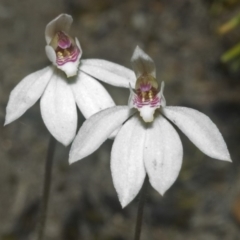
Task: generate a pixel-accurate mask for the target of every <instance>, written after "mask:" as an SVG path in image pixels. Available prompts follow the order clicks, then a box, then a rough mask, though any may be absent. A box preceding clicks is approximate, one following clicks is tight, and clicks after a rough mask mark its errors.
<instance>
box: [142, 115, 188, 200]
mask: <svg viewBox="0 0 240 240" xmlns="http://www.w3.org/2000/svg"><path fill="white" fill-rule="evenodd" d="M182 158H183V148H182V143H181V140H180V138H179V136H178V133H177V132H176V130H175V129H174V128H173V126H172V125H171V124H170V123H169V122H168V121H167V120H166V119H165V118H164V117H163V116H161V115H158V116H157V117H156V118H155V120H154V122H153V123H152V125H149V127H148V128H147V132H146V140H145V148H144V163H145V167H146V171H147V174H148V176H149V181H150V183H151V185H152V186H153V188H155V189H156V190H157V191H158V192H159V193H160V194H161V195H163V194H164V193H165V192H166V191H167V190H168V189H169V188H170V187H171V186H172V184H173V183H174V182H175V180H176V179H177V177H178V174H179V171H180V169H181V165H182Z"/></svg>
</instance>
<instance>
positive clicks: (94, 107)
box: [5, 14, 135, 145]
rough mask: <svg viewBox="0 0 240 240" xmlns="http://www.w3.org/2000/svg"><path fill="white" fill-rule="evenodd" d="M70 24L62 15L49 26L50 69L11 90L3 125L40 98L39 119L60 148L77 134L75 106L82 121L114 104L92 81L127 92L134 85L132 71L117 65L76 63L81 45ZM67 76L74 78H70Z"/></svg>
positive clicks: (93, 60)
mask: <svg viewBox="0 0 240 240" xmlns="http://www.w3.org/2000/svg"><path fill="white" fill-rule="evenodd" d="M72 21H73V19H72V17H71V16H70V15H67V14H61V15H59V16H58V17H57V18H55V19H54V20H52V21H51V22H50V23H49V24H47V26H46V31H45V37H46V42H47V46H46V53H47V56H48V58H49V59H50V61H51V62H52V63H53V65H52V66H48V67H46V68H44V69H42V70H39V71H37V72H34V73H32V74H30V75H28V76H27V77H25V78H24V79H23V80H22V81H21V82H20V83H19V84H18V85H17V86H16V87H15V88H14V89H13V91H12V92H11V94H10V98H9V102H8V105H7V109H6V112H7V113H6V119H5V125H6V124H9V123H11V122H12V121H14V120H16V119H18V118H19V117H20V116H22V115H23V114H24V113H25V112H26V111H27V110H28V109H29V108H30V107H31V106H32V105H34V104H35V103H36V101H37V100H38V99H39V98H41V102H40V106H41V115H42V118H43V121H44V123H45V125H46V127H47V128H48V130H49V132H50V133H51V134H52V135H53V136H54V137H55V138H56V139H57V140H58V141H59V142H61V143H62V144H64V145H68V144H70V143H71V141H72V140H73V138H74V136H75V134H76V129H77V109H76V104H77V105H78V107H79V109H80V111H81V112H82V113H83V115H84V117H86V118H88V117H90V116H91V115H92V114H94V113H96V112H98V111H100V110H102V109H105V108H108V107H112V106H115V103H114V101H113V100H112V98H111V97H110V95H109V94H108V92H107V91H106V89H105V88H104V87H103V86H102V85H101V84H100V83H99V82H98V81H96V79H95V78H98V79H100V80H102V81H104V82H106V83H109V84H112V85H115V86H119V87H127V88H128V86H129V83H130V84H132V85H133V84H134V82H135V79H134V73H133V72H132V71H130V70H129V69H127V68H124V67H122V66H120V65H117V64H114V63H111V62H108V61H105V60H99V59H88V60H82V61H81V62H80V58H81V55H82V49H81V47H80V44H79V42H78V40H77V39H75V40H74V39H73V38H71V37H70V36H69V35H68V31H69V28H70V26H71V24H72ZM79 62H80V67H79V66H78V65H79ZM79 68H80V70H79ZM74 75H76V76H74ZM90 75H92V76H93V77H92V76H90ZM70 76H74V77H71V78H68V77H70Z"/></svg>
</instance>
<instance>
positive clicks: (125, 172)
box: [69, 47, 231, 207]
mask: <svg viewBox="0 0 240 240" xmlns="http://www.w3.org/2000/svg"><path fill="white" fill-rule="evenodd" d="M132 63H133V68H134V71H135V74H136V77H137V82H136V87H135V91H133V90H131V95H130V98H129V106H115V107H111V108H108V109H106V110H103V111H100V112H99V113H96V114H95V115H93V116H92V117H90V118H89V119H88V120H86V121H85V123H84V124H83V126H82V127H81V128H80V130H79V132H78V134H77V136H76V138H75V140H74V141H73V144H72V147H71V150H70V157H69V162H70V163H73V162H76V161H77V160H80V159H82V158H84V157H86V156H88V155H89V154H91V153H92V152H94V151H95V150H97V149H98V148H99V146H100V145H101V144H102V143H103V142H104V141H105V140H106V139H107V138H108V136H109V135H110V134H111V133H112V132H113V131H114V130H116V129H118V128H119V127H120V130H119V132H118V134H117V136H116V138H115V140H114V143H113V147H112V153H111V172H112V177H113V183H114V187H115V189H116V191H117V193H118V197H119V200H120V203H121V205H122V207H125V206H126V205H127V204H129V203H130V202H131V201H132V200H133V199H134V198H135V196H136V195H137V194H138V192H139V190H140V189H141V187H142V184H143V182H144V179H145V176H146V174H148V176H149V180H150V183H151V185H152V186H153V188H155V189H156V190H157V191H158V192H159V193H160V194H161V195H163V194H164V193H165V192H166V191H167V190H168V189H169V187H171V185H172V184H173V183H174V181H175V180H176V178H177V176H178V175H179V171H180V169H181V165H182V157H183V148H182V143H181V140H180V138H179V136H178V133H177V132H176V130H175V129H174V127H173V126H172V124H171V123H174V124H175V125H176V126H177V127H178V128H179V129H180V130H182V132H183V133H184V134H185V135H186V136H187V137H188V138H189V139H190V140H191V141H192V142H193V143H194V144H195V145H196V146H197V147H198V148H199V149H200V150H201V151H202V152H203V153H205V154H206V155H208V156H210V157H212V158H216V159H219V160H225V161H231V159H230V155H229V152H228V149H227V146H226V144H225V142H224V140H223V137H222V135H221V133H220V132H219V130H218V128H217V127H216V125H215V124H214V123H213V122H212V121H211V120H210V119H209V118H208V117H207V116H206V115H204V114H203V113H201V112H199V111H197V110H194V109H191V108H186V107H167V106H166V101H165V98H164V96H163V84H162V88H161V90H159V88H158V84H157V81H156V79H155V66H154V62H153V61H152V59H151V58H150V57H149V56H148V55H146V54H145V53H144V52H143V51H142V50H141V49H140V48H139V47H137V48H136V49H135V52H134V54H133V57H132ZM137 111H139V112H140V115H141V117H140V116H139V115H138V112H137ZM154 115H155V116H154ZM169 120H170V122H169Z"/></svg>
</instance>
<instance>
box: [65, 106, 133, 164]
mask: <svg viewBox="0 0 240 240" xmlns="http://www.w3.org/2000/svg"><path fill="white" fill-rule="evenodd" d="M131 114H132V111H130V110H129V108H128V107H127V106H118V107H112V108H108V109H105V110H103V111H101V112H98V113H96V114H94V115H93V116H92V117H90V118H89V119H88V120H86V121H85V122H84V123H83V125H82V127H81V128H80V130H79V132H78V134H77V136H76V138H75V139H74V141H73V144H72V147H71V150H70V154H69V162H70V163H74V162H76V161H78V160H81V159H82V158H84V157H87V156H88V155H90V154H91V153H93V152H94V151H96V150H97V149H98V148H99V147H100V146H101V144H102V143H103V142H104V141H106V140H107V138H108V137H109V135H110V134H111V133H112V132H113V131H114V130H115V129H117V128H118V127H119V126H120V125H121V124H122V123H123V122H124V121H126V119H127V118H128V117H129V116H130V115H131Z"/></svg>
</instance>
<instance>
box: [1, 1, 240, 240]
mask: <svg viewBox="0 0 240 240" xmlns="http://www.w3.org/2000/svg"><path fill="white" fill-rule="evenodd" d="M63 12H64V13H68V14H71V15H72V16H73V18H74V23H73V26H72V32H71V33H72V35H73V36H76V37H78V39H79V41H80V43H81V46H82V49H83V58H102V59H107V60H110V61H113V62H117V63H119V64H121V65H124V66H126V67H129V68H131V64H130V58H131V55H132V53H133V50H134V48H135V46H136V45H139V46H141V47H142V48H143V49H144V50H145V51H146V52H147V53H148V54H149V55H150V56H151V57H152V58H153V59H154V61H155V63H156V66H157V78H158V81H159V82H160V81H163V80H164V81H165V84H166V87H165V97H166V99H167V104H168V105H180V106H188V107H192V108H195V109H198V110H200V111H202V112H204V113H205V114H207V115H208V116H210V118H211V119H212V120H213V121H214V122H215V123H216V124H217V126H218V127H219V129H220V131H221V133H222V134H223V136H224V138H225V140H226V143H227V145H228V147H229V151H230V153H231V156H232V159H233V163H232V164H230V163H227V162H222V161H218V160H214V159H210V158H209V157H207V156H205V155H203V153H201V152H200V151H199V150H198V149H197V148H196V147H195V146H193V144H192V143H190V142H189V141H188V139H187V138H186V137H185V136H184V135H183V134H181V133H180V137H181V139H182V141H183V146H184V159H183V166H182V170H181V173H180V176H179V178H178V179H177V181H176V182H175V184H174V185H173V186H172V187H171V189H170V190H169V191H167V193H166V194H165V196H164V197H161V196H160V195H159V194H158V193H157V192H156V191H155V190H154V189H153V188H151V187H149V189H148V193H147V202H146V205H145V211H144V223H143V231H142V240H186V239H190V240H193V239H194V240H219V239H223V240H238V239H240V163H239V157H240V67H239V66H240V65H239V66H238V54H233V55H231V54H230V57H229V58H227V59H226V58H224V57H223V56H224V54H226V53H227V51H229V49H232V48H233V47H234V46H237V44H238V43H239V42H240V27H238V25H237V24H236V26H234V27H233V28H232V29H231V31H228V30H227V31H226V29H225V28H226V26H225V28H224V27H223V26H224V24H226V23H228V22H229V21H230V20H231V19H233V18H234V17H236V16H238V14H239V13H240V1H238V0H198V1H196V0H172V1H168V0H150V1H148V0H140V1H136V0H121V1H120V0H101V1H100V0H41V1H40V0H35V1H32V0H22V1H19V0H11V1H9V0H1V1H0V79H1V80H0V239H1V240H31V239H33V236H34V232H35V227H36V217H37V213H38V209H39V199H40V195H41V192H42V181H43V171H44V160H45V155H46V152H47V146H48V141H49V137H50V136H49V133H48V131H47V129H46V128H45V126H44V124H43V121H42V119H41V115H40V109H39V103H37V104H35V106H34V107H32V108H31V109H29V110H28V111H27V113H25V114H24V115H23V116H22V117H21V118H20V119H18V120H17V121H15V122H13V123H11V124H10V125H8V126H6V127H3V123H4V117H5V108H6V104H7V101H8V98H9V94H10V92H11V90H12V89H13V88H14V87H15V86H16V84H17V83H18V82H19V81H20V80H21V79H22V78H23V77H25V76H26V75H28V74H29V73H31V72H34V71H36V70H39V69H41V68H43V67H44V66H47V65H48V64H49V61H48V60H47V58H46V56H45V51H44V47H45V39H44V30H45V26H46V24H47V23H48V22H49V21H51V20H52V19H53V18H55V17H56V16H57V15H59V14H60V13H63ZM230 25H231V24H230ZM234 51H237V50H236V49H235V50H233V52H234ZM106 87H107V88H108V90H109V91H110V92H111V94H112V96H113V97H114V99H115V101H116V103H117V104H126V103H127V100H128V96H129V91H128V90H127V89H116V88H113V87H109V86H106ZM79 116H80V120H79V124H81V123H82V122H83V120H84V119H83V117H82V116H81V114H80V113H79ZM111 145H112V141H110V140H109V141H107V142H106V143H105V144H104V145H103V146H102V147H101V148H100V149H99V150H98V151H97V152H95V153H94V154H92V155H91V156H89V157H87V158H85V159H84V160H82V161H81V162H77V163H75V164H73V165H71V166H69V164H68V152H69V148H65V147H64V146H62V145H61V144H57V149H56V154H55V159H54V169H53V184H52V191H51V198H50V203H49V213H48V219H47V224H46V238H45V239H46V240H125V239H126V240H127V239H133V233H134V227H135V218H136V211H137V203H138V197H137V198H136V199H135V200H134V201H133V202H132V203H131V204H130V205H129V206H127V207H126V208H125V209H123V210H122V209H121V207H120V204H119V202H118V198H117V194H116V192H115V190H114V187H113V184H112V178H111V173H110V164H109V163H110V150H111Z"/></svg>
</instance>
